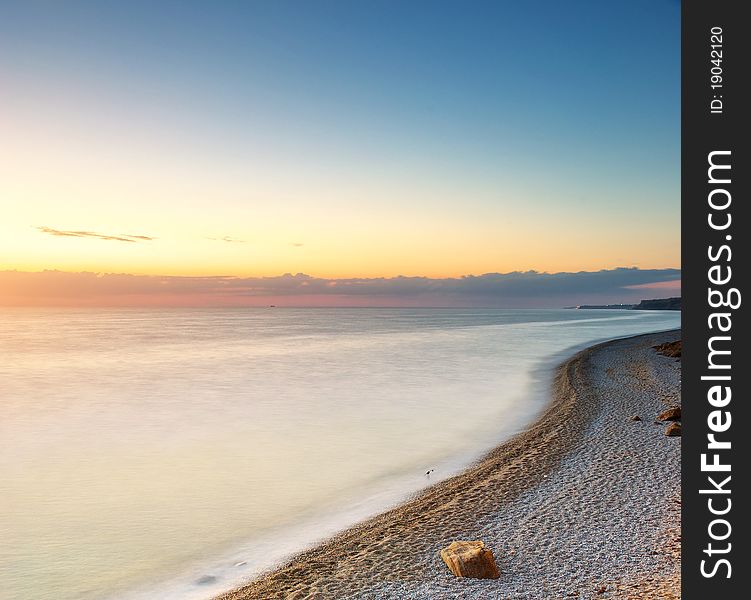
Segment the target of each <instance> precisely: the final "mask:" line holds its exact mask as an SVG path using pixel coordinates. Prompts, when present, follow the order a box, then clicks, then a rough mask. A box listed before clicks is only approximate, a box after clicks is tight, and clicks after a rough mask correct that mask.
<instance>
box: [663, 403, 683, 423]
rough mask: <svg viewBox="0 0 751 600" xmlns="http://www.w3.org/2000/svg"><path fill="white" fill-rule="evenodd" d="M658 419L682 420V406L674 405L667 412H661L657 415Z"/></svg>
mask: <svg viewBox="0 0 751 600" xmlns="http://www.w3.org/2000/svg"><path fill="white" fill-rule="evenodd" d="M657 420H658V421H680V420H681V407H680V406H674V407H673V408H669V409H667V410H666V411H665V412H662V413H660V415H659V416H658V417H657Z"/></svg>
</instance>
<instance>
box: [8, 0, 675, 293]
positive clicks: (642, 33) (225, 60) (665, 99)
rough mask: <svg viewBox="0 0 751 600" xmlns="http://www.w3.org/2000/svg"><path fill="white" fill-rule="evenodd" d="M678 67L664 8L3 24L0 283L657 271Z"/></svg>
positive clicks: (375, 5) (11, 11) (55, 12)
mask: <svg viewBox="0 0 751 600" xmlns="http://www.w3.org/2000/svg"><path fill="white" fill-rule="evenodd" d="M679 51H680V45H679V3H678V2H668V1H665V2H654V1H641V2H640V1H637V2H625V1H623V2H601V1H600V2H596V1H591V2H559V1H552V0H551V1H547V2H473V3H471V4H469V5H468V4H466V3H463V2H440V1H437V2H427V1H425V2H418V1H409V2H396V1H394V2H392V1H376V2H345V1H341V2H332V1H326V0H319V1H316V2H301V1H300V2H289V1H277V2H271V1H268V2H265V1H264V2H260V1H259V2H239V1H238V2H228V1H226V2H216V3H206V2H158V3H153V2H74V1H69V2H64V3H63V2H41V1H26V2H17V3H16V2H4V3H3V9H2V15H1V16H0V204H1V205H2V209H3V210H2V219H1V220H0V271H21V272H29V273H31V272H38V271H43V270H57V271H64V272H68V273H79V272H90V273H121V274H133V275H138V276H158V277H173V276H192V277H201V278H206V280H208V279H207V278H208V277H209V276H219V275H221V276H229V277H237V278H264V277H265V278H273V277H277V276H281V275H283V274H284V273H293V274H294V273H305V274H307V275H309V276H311V277H313V278H319V279H327V280H337V279H352V278H366V279H370V278H393V277H396V276H400V275H403V276H407V277H427V278H431V279H438V280H445V279H447V278H457V277H462V276H466V275H482V274H485V273H508V272H513V271H528V270H535V271H539V272H548V273H557V272H579V271H600V270H612V269H615V268H618V267H637V268H638V269H642V270H653V271H654V273H657V271H656V270H661V269H671V270H672V269H680V253H679V252H680V229H679V226H680V223H679V220H680V219H679V216H680V198H679V191H680V189H679V175H680V173H679V143H680V136H679V132H680V130H679V126H680V123H679V105H680V103H679V93H680V86H679V82H680V70H679ZM679 277H680V274H679V273H677V274H676V272H675V271H668V272H665V273H664V274H663V275H654V276H647V274H646V273H645V277H643V278H642V279H644V280H643V281H642V279H640V280H639V281H636V282H635V283H634V282H630V283H627V284H624V285H653V284H656V285H657V286H658V287H657V288H656V289H659V286H660V285H665V284H664V283H661V282H663V281H665V280H669V281H673V280H675V279H677V278H679ZM16 280H17V278H16V279H13V278H12V277H8V276H5V277H0V286H5V287H6V289H5V294H6V295H8V296H13V295H15V296H23V295H24V294H26V293H27V292H24V293H21V292H18V291H17V290H15V291H14V289H13V288H12V287H10V286H11V285H16V284H12V281H16ZM629 281H630V280H629ZM0 289H1V288H0ZM629 289H630V288H629ZM637 289H638V288H637ZM648 289H649V288H648ZM82 290H83V288H82ZM29 293H30V292H29ZM40 293H41V292H40ZM85 293H86V292H84V291H81V292H80V294H78V296H83V295H84V294H85ZM616 295H617V294H616ZM270 296H273V294H270ZM82 303H86V302H82Z"/></svg>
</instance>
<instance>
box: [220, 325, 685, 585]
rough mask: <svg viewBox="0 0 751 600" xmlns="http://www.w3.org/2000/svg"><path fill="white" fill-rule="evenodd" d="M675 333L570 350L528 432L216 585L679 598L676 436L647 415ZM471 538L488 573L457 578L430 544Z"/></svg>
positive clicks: (675, 399) (661, 395)
mask: <svg viewBox="0 0 751 600" xmlns="http://www.w3.org/2000/svg"><path fill="white" fill-rule="evenodd" d="M679 338H680V331H673V332H667V333H658V334H648V335H641V336H637V337H633V338H628V339H623V340H615V341H612V342H607V343H604V344H599V345H597V346H593V347H591V348H589V349H587V350H584V351H582V352H580V353H579V354H577V355H576V356H574V357H573V358H571V359H570V360H568V361H566V362H565V363H563V364H562V365H561V366H560V367H559V368H558V369H557V371H556V375H555V379H554V381H553V383H552V389H551V395H552V398H551V403H550V405H549V407H548V408H547V410H546V411H545V412H544V414H543V415H542V416H541V417H540V418H539V419H538V421H537V422H536V423H534V424H533V425H532V426H531V427H530V428H529V429H528V430H527V431H525V432H524V433H521V434H519V435H518V436H516V437H514V438H513V439H511V440H509V441H508V442H506V443H504V444H503V445H501V446H499V447H497V448H496V449H494V450H493V451H491V452H490V453H489V454H487V455H486V456H485V457H484V458H483V459H481V460H480V461H479V462H477V463H476V464H475V465H473V466H471V467H470V468H469V469H467V470H466V471H465V472H463V473H462V474H461V475H458V476H456V477H453V478H451V479H447V480H445V481H443V482H441V483H438V484H436V485H434V486H432V487H431V488H428V489H427V490H425V491H424V492H422V493H421V494H419V495H418V496H416V497H415V498H414V499H412V500H410V501H408V502H406V503H405V504H403V505H401V506H399V507H397V508H395V509H393V510H390V511H388V512H386V513H384V514H382V515H379V516H377V517H375V518H373V519H370V520H368V521H365V522H364V523H361V524H359V525H357V526H354V527H352V528H350V529H348V530H346V531H344V532H343V533H341V534H339V535H337V536H336V537H334V538H333V539H331V540H329V541H328V542H325V543H324V544H322V545H320V546H317V547H315V548H313V549H311V550H308V551H306V552H303V553H301V554H298V555H297V556H295V557H293V558H292V559H291V560H290V561H289V562H287V563H286V564H285V565H283V566H281V567H279V568H278V569H276V570H274V571H271V572H269V573H268V574H266V575H265V576H262V577H261V578H259V579H256V580H254V581H252V582H250V583H248V584H247V585H246V586H244V587H242V588H240V589H237V590H235V591H232V592H229V593H227V594H224V595H222V596H219V598H221V599H222V600H240V599H243V600H246V599H251V598H252V599H264V600H267V599H268V600H270V599H272V598H287V599H290V600H291V599H297V600H300V599H303V598H307V599H328V598H336V599H339V598H348V599H349V598H352V599H354V598H357V599H360V598H363V599H365V598H368V599H381V598H394V599H397V598H398V599H407V598H415V599H418V598H419V599H425V598H441V599H444V598H445V599H450V598H468V599H469V598H472V599H477V598H503V599H525V600H535V599H540V600H543V599H548V598H654V599H660V600H668V599H671V598H679V597H680V444H681V441H680V437H666V436H665V435H664V431H665V427H666V424H664V423H662V424H658V423H655V417H656V416H657V415H658V414H659V413H660V412H662V411H663V410H664V409H665V408H667V407H669V406H674V405H679V404H680V362H679V361H678V360H677V359H676V358H674V357H669V356H664V355H661V354H658V353H657V352H656V351H655V350H654V349H653V346H655V345H657V344H661V343H665V342H671V341H674V340H677V339H679ZM468 410H471V403H469V405H468ZM634 415H638V416H639V417H640V418H641V420H640V421H635V420H632V419H631V417H633V416H634ZM475 539H480V540H483V541H484V542H485V544H486V545H487V546H488V547H490V548H491V549H492V550H493V551H494V553H495V556H496V560H497V562H498V567H499V569H500V571H501V577H500V579H496V580H474V579H457V578H455V577H454V576H453V575H451V574H450V573H449V571H448V569H447V568H446V566H445V565H444V564H443V562H442V561H441V559H440V558H439V556H438V552H439V551H440V549H441V548H442V547H444V546H446V545H448V544H449V543H450V542H451V541H453V540H475Z"/></svg>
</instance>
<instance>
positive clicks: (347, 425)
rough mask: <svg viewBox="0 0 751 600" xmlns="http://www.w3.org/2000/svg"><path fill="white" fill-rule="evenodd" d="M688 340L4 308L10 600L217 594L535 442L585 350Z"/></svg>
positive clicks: (509, 322)
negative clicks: (484, 456) (529, 430)
mask: <svg viewBox="0 0 751 600" xmlns="http://www.w3.org/2000/svg"><path fill="white" fill-rule="evenodd" d="M678 326H680V315H679V314H678V313H675V312H638V311H613V310H600V311H597V310H593V311H576V310H442V309H441V310H438V309H425V310H412V309H306V310H296V309H250V310H247V309H230V310H223V309H222V310H215V309H206V310H186V309H177V310H97V311H94V310H31V309H17V310H16V309H2V310H0V408H1V410H2V412H1V413H0V540H2V542H0V582H1V583H0V586H1V587H0V597H2V598H3V599H4V600H31V599H34V600H47V599H49V600H53V599H54V600H68V599H93V598H156V597H159V598H180V599H190V598H205V597H210V596H211V595H212V594H213V593H216V592H217V591H221V590H224V589H226V588H227V587H229V586H232V585H233V584H235V583H237V582H238V581H239V580H241V579H242V578H244V577H247V576H249V575H252V574H254V573H257V572H258V571H259V570H260V569H264V568H268V567H269V566H271V565H272V564H273V562H274V561H276V560H279V559H280V558H282V557H283V556H284V555H285V554H289V553H291V552H294V551H296V550H299V549H301V548H303V547H305V546H306V545H310V544H311V543H314V542H315V541H316V540H319V539H321V538H322V537H325V536H327V535H329V534H331V533H332V532H334V531H336V530H338V529H341V528H342V527H344V526H346V525H348V524H350V523H352V522H353V521H356V520H358V519H362V518H364V517H366V516H368V515H372V514H374V513H377V512H379V511H380V510H383V509H384V508H386V507H388V506H391V505H393V504H395V503H397V502H399V501H400V500H403V499H404V498H405V497H406V496H407V495H409V494H410V493H413V492H415V491H417V490H419V489H420V488H422V487H424V486H426V485H428V484H430V483H431V482H435V481H437V480H439V479H441V478H444V477H447V476H449V475H451V474H453V473H456V472H457V471H458V470H460V469H461V468H462V467H464V466H466V464H467V463H468V462H470V461H471V460H473V459H474V458H477V457H478V456H479V455H480V454H481V453H482V452H483V451H485V450H487V449H489V448H490V447H492V446H493V445H495V444H497V443H499V442H501V441H503V440H504V439H506V438H508V437H509V436H510V435H513V434H514V433H515V432H516V431H518V430H519V429H520V428H523V427H524V426H525V425H527V424H528V423H529V422H530V421H531V420H532V419H534V417H535V416H536V415H537V414H538V413H539V411H540V409H541V408H543V407H544V403H545V402H546V395H545V393H544V391H545V385H544V384H542V383H541V381H543V380H545V379H546V375H547V371H545V370H544V369H543V367H546V366H550V365H551V364H552V363H553V362H554V361H556V360H560V358H562V357H563V356H564V354H565V353H566V352H571V351H572V350H573V349H574V348H576V347H581V346H582V345H587V344H590V343H592V342H594V341H599V340H603V339H607V338H613V337H618V336H625V335H632V334H637V333H643V332H649V331H656V330H662V329H670V328H674V327H678ZM430 468H434V469H435V472H434V473H433V474H432V475H431V476H430V478H428V477H426V475H425V471H426V470H428V469H430Z"/></svg>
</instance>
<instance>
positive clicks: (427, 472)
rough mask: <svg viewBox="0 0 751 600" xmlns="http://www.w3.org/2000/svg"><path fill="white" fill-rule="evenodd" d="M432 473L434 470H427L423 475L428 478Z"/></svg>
mask: <svg viewBox="0 0 751 600" xmlns="http://www.w3.org/2000/svg"><path fill="white" fill-rule="evenodd" d="M433 471H435V469H428V470H427V471H425V475H427V476H428V477H430V474H431V473H432V472H433Z"/></svg>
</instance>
